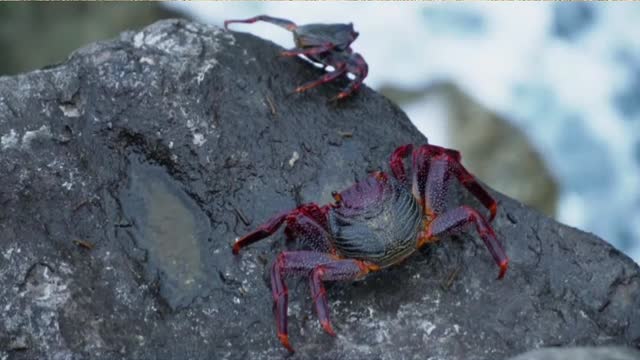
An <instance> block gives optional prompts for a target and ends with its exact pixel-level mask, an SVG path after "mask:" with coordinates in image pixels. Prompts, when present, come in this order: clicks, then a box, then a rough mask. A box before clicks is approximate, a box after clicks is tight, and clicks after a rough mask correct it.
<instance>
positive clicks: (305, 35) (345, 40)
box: [224, 15, 369, 100]
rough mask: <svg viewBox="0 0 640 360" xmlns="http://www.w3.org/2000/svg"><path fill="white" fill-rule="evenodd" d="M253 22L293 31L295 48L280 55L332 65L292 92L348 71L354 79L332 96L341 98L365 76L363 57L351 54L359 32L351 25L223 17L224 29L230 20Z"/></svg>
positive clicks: (267, 18)
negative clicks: (300, 23)
mask: <svg viewBox="0 0 640 360" xmlns="http://www.w3.org/2000/svg"><path fill="white" fill-rule="evenodd" d="M256 21H265V22H268V23H271V24H274V25H278V26H281V27H283V28H285V29H287V30H289V31H291V32H292V33H293V40H294V42H295V44H296V47H295V48H293V49H291V50H287V51H283V52H282V53H281V55H282V56H298V55H304V56H306V57H307V58H308V59H309V60H311V61H314V62H316V63H319V64H322V66H323V69H326V68H327V67H328V66H331V67H333V70H332V71H331V72H328V73H326V74H325V75H323V76H322V77H321V78H319V79H317V80H313V81H310V82H307V83H305V84H303V85H300V86H298V87H297V88H296V89H295V90H294V92H296V93H301V92H303V91H306V90H308V89H311V88H313V87H316V86H318V85H320V84H324V83H327V82H330V81H333V80H335V79H337V78H339V77H340V76H343V75H346V74H348V73H350V74H352V75H353V76H354V79H353V80H352V81H351V82H350V83H349V85H347V86H346V87H345V88H344V89H342V91H341V92H340V93H339V94H338V95H336V96H335V97H333V98H331V100H340V99H344V98H346V97H348V96H349V95H351V94H352V93H353V92H354V91H356V90H358V89H359V88H360V86H361V85H362V82H363V81H364V78H365V77H367V73H368V71H369V67H368V65H367V63H366V62H365V61H364V59H363V58H362V56H361V55H360V54H358V53H354V52H353V50H352V49H351V43H352V42H353V41H354V40H355V39H356V38H357V37H358V35H359V34H358V32H356V31H354V29H353V24H308V25H302V26H298V25H296V24H295V23H293V22H291V21H289V20H286V19H279V18H275V17H271V16H267V15H259V16H255V17H252V18H249V19H245V20H226V21H225V22H224V28H225V29H228V27H229V24H232V23H246V24H252V23H254V22H256Z"/></svg>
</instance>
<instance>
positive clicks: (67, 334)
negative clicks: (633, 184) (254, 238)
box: [0, 21, 640, 360]
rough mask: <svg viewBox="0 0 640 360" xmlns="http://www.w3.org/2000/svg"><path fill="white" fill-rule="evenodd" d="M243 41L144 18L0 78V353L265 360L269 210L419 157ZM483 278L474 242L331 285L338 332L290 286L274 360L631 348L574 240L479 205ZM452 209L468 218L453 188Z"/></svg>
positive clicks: (632, 301) (638, 313) (625, 328)
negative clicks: (485, 232)
mask: <svg viewBox="0 0 640 360" xmlns="http://www.w3.org/2000/svg"><path fill="white" fill-rule="evenodd" d="M278 51H279V49H278V48H277V47H276V46H275V45H273V44H271V43H268V42H265V41H262V40H260V39H257V38H255V37H253V36H250V35H245V34H240V33H225V32H223V31H221V30H220V29H218V28H214V27H208V26H203V25H198V24H193V23H188V22H181V21H164V22H160V23H156V24H154V25H152V26H150V27H148V28H146V29H145V30H144V31H142V32H138V33H133V32H130V33H124V34H122V35H121V37H120V38H119V39H117V40H114V41H108V42H102V43H96V44H94V45H91V46H88V47H86V48H83V49H81V50H79V51H77V52H75V53H74V54H73V56H72V57H71V58H70V59H69V60H68V61H67V62H65V63H64V64H61V65H59V66H56V67H53V68H49V69H46V70H42V71H36V72H33V73H30V74H26V75H21V76H16V77H2V78H0V284H2V286H0V359H3V360H4V359H33V358H42V359H89V358H90V359H115V358H126V359H143V358H144V359H154V358H157V359H170V358H190V359H212V358H215V359H225V358H227V359H240V358H252V359H257V358H260V359H279V358H282V357H283V356H285V355H287V353H286V351H284V350H283V348H282V347H281V346H280V344H279V342H278V340H277V339H276V336H275V329H274V322H273V317H272V313H271V299H270V297H271V295H270V293H271V292H270V290H269V287H268V283H267V281H266V276H265V274H266V273H268V270H267V269H268V263H269V262H270V261H271V259H272V258H273V256H274V255H275V254H276V253H277V252H278V251H280V250H281V249H283V248H284V247H285V245H284V242H283V241H282V235H281V233H279V234H278V235H276V236H274V237H273V238H272V239H269V240H265V241H263V242H261V243H257V244H255V245H254V246H252V247H250V248H248V249H247V251H245V252H243V253H242V254H241V255H240V256H238V257H234V256H232V254H231V251H230V245H231V244H232V243H233V241H234V240H235V239H236V238H237V237H238V236H239V235H241V234H243V233H245V232H246V231H248V230H250V229H252V228H253V227H255V226H256V225H257V224H258V223H260V222H261V221H263V220H265V219H266V218H267V217H268V216H270V215H271V214H273V213H274V212H276V211H281V210H283V209H286V208H291V207H294V206H295V205H296V204H297V203H300V202H308V201H317V202H319V203H324V202H327V201H328V200H329V199H330V193H331V191H332V190H334V189H341V188H343V187H345V186H347V185H349V184H350V183H351V182H352V181H354V179H356V178H357V177H362V176H364V175H365V174H366V172H367V171H368V170H372V169H377V168H385V167H386V162H387V159H388V156H389V154H390V152H391V151H392V150H393V149H394V148H395V147H396V146H397V145H399V144H403V143H408V142H413V143H421V142H424V141H426V139H425V138H424V137H423V136H422V135H421V134H419V133H418V132H417V131H416V130H415V128H414V127H413V125H411V123H410V121H409V120H408V119H407V118H406V116H405V115H404V114H403V113H402V112H401V111H400V110H399V109H398V108H397V107H396V106H395V105H393V104H392V103H390V102H389V101H388V100H386V99H385V98H383V97H381V96H380V95H377V94H375V93H374V92H372V91H371V90H369V89H367V88H364V89H362V91H360V93H359V94H358V95H356V96H354V97H353V98H352V99H349V100H348V101H345V102H342V103H339V104H332V103H327V102H326V99H327V98H328V97H329V96H331V95H332V94H335V93H336V91H338V88H337V87H336V85H327V86H324V87H321V88H319V89H315V90H312V91H310V92H309V93H307V94H304V95H290V94H289V92H290V91H291V90H292V89H293V88H294V87H295V86H296V85H298V84H300V83H302V82H304V81H308V80H309V79H312V78H314V77H316V76H318V75H319V74H320V70H318V69H314V68H312V67H310V66H308V64H306V63H304V61H302V60H299V59H288V58H287V59H285V58H278V57H277V54H278ZM495 195H496V196H497V198H498V199H499V201H500V212H499V215H498V217H497V218H496V220H495V221H494V226H495V229H496V231H497V233H498V235H499V237H500V239H501V240H502V241H503V243H504V244H505V247H506V250H507V252H508V254H509V255H510V257H511V268H510V271H509V272H508V273H507V276H506V278H505V279H504V280H503V281H496V280H495V277H496V275H497V268H496V266H495V264H493V262H492V260H491V257H490V256H489V254H488V252H487V251H486V249H485V248H484V246H483V245H482V242H481V241H479V239H478V237H477V236H475V235H474V234H473V233H472V232H470V233H464V234H460V235H458V236H452V237H450V238H447V239H444V240H443V241H442V242H440V243H437V244H433V245H432V246H428V247H426V248H424V249H423V250H421V251H419V252H417V253H416V254H415V255H414V256H413V257H411V258H410V259H408V260H407V261H405V262H404V263H403V264H400V266H397V267H394V268H391V269H388V270H385V271H383V272H380V273H376V274H374V275H372V276H370V277H368V278H367V279H366V280H364V281H361V282H357V283H353V284H351V283H336V284H333V285H332V286H330V287H329V294H330V295H329V296H330V305H331V308H332V319H333V323H334V326H335V329H336V331H337V332H338V336H337V338H332V337H330V336H328V335H326V334H324V333H323V332H322V331H321V328H320V326H319V324H318V322H317V318H316V316H315V314H314V313H313V309H312V303H311V301H310V299H309V295H308V291H307V284H306V282H305V281H298V280H295V279H292V280H291V281H290V290H291V291H290V295H291V303H290V322H289V324H290V333H291V340H292V343H293V345H294V347H296V349H297V352H296V354H295V355H294V356H293V357H292V358H294V359H307V358H321V359H335V358H352V359H353V358H365V357H366V358H370V359H379V358H381V359H413V358H415V359H502V358H506V357H509V356H514V355H517V354H519V353H522V352H524V351H526V350H530V349H534V348H538V347H541V346H560V345H574V344H580V345H582V344H590V345H592V344H595V345H599V344H626V345H630V346H639V345H640V272H639V269H638V266H637V265H636V264H635V263H633V262H632V261H631V260H630V259H629V258H627V257H626V256H624V255H623V254H621V253H620V252H618V251H617V250H615V249H614V248H612V247H611V246H610V245H608V244H607V243H606V242H604V241H602V240H600V239H598V238H596V237H595V236H593V235H589V234H585V233H583V232H581V231H579V230H576V229H572V228H569V227H566V226H563V225H561V224H558V223H556V222H554V221H552V220H550V219H548V218H546V217H544V216H542V215H540V214H539V213H537V212H535V211H533V210H531V209H529V208H527V207H525V206H523V205H521V204H520V203H518V202H516V201H514V200H510V199H508V198H506V197H504V196H502V195H500V194H497V193H496V194H495ZM449 201H450V202H451V204H452V206H453V205H454V203H460V202H468V203H470V204H472V205H477V204H476V203H475V202H474V200H472V199H470V198H469V197H468V196H467V195H466V194H465V193H464V192H461V191H455V192H453V193H452V197H451V199H449Z"/></svg>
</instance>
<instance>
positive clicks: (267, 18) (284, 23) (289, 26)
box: [224, 15, 298, 31]
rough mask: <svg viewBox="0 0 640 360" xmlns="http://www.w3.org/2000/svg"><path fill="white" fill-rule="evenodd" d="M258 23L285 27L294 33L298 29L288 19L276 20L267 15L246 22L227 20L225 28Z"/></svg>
mask: <svg viewBox="0 0 640 360" xmlns="http://www.w3.org/2000/svg"><path fill="white" fill-rule="evenodd" d="M256 21H265V22H268V23H271V24H274V25H278V26H280V27H283V28H285V29H287V30H289V31H293V30H295V29H296V28H297V27H298V25H296V24H295V23H294V22H292V21H289V20H286V19H280V18H275V17H271V16H267V15H259V16H255V17H252V18H249V19H246V20H225V22H224V28H225V29H228V27H229V24H233V23H244V24H253V23H254V22H256Z"/></svg>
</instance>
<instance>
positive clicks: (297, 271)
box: [271, 251, 372, 352]
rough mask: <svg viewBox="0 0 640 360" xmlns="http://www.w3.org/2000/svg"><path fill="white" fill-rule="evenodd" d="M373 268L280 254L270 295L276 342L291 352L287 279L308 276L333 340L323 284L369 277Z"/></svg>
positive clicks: (308, 254) (355, 262) (319, 255)
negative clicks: (288, 326)
mask: <svg viewBox="0 0 640 360" xmlns="http://www.w3.org/2000/svg"><path fill="white" fill-rule="evenodd" d="M371 269H372V267H371V266H370V265H368V264H367V263H365V262H363V261H359V260H353V259H338V258H336V257H334V256H331V255H330V254H325V253H319V252H313V251H284V252H281V253H280V254H279V255H278V257H277V259H276V261H275V263H274V264H273V267H272V268H271V291H272V295H273V301H274V305H273V308H274V311H275V317H276V329H277V332H278V339H279V340H280V342H281V343H282V345H283V346H284V347H286V348H287V349H288V350H289V351H291V352H293V351H294V350H293V347H292V346H291V344H290V343H289V334H288V331H287V305H288V301H289V300H288V298H289V296H288V290H287V286H286V284H285V282H284V278H285V277H286V276H287V275H307V276H309V285H310V287H311V296H312V298H313V301H314V303H315V307H316V312H317V313H318V318H319V319H320V324H321V325H322V327H323V329H324V330H325V331H326V332H327V333H328V334H330V335H333V336H335V332H334V331H333V328H332V327H331V323H330V320H329V305H328V302H327V295H326V290H325V288H324V285H323V284H322V282H323V281H331V280H348V279H356V278H358V277H360V276H363V275H364V274H366V273H368V272H369V271H370V270H371Z"/></svg>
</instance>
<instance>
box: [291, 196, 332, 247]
mask: <svg viewBox="0 0 640 360" xmlns="http://www.w3.org/2000/svg"><path fill="white" fill-rule="evenodd" d="M305 210H306V211H304V212H302V211H300V212H297V213H295V214H293V215H290V216H289V217H288V218H287V227H286V228H285V229H284V230H285V234H286V235H287V238H288V239H290V240H292V239H299V240H300V241H301V242H302V243H304V244H305V245H307V246H309V247H310V248H311V249H312V250H314V251H318V252H321V253H329V254H335V251H336V250H335V248H334V247H333V245H332V244H331V241H330V235H329V230H328V228H327V226H328V224H327V217H326V215H325V213H323V212H322V211H323V210H322V209H321V208H319V207H317V206H315V205H314V208H312V207H307V208H306V209H305Z"/></svg>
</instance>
